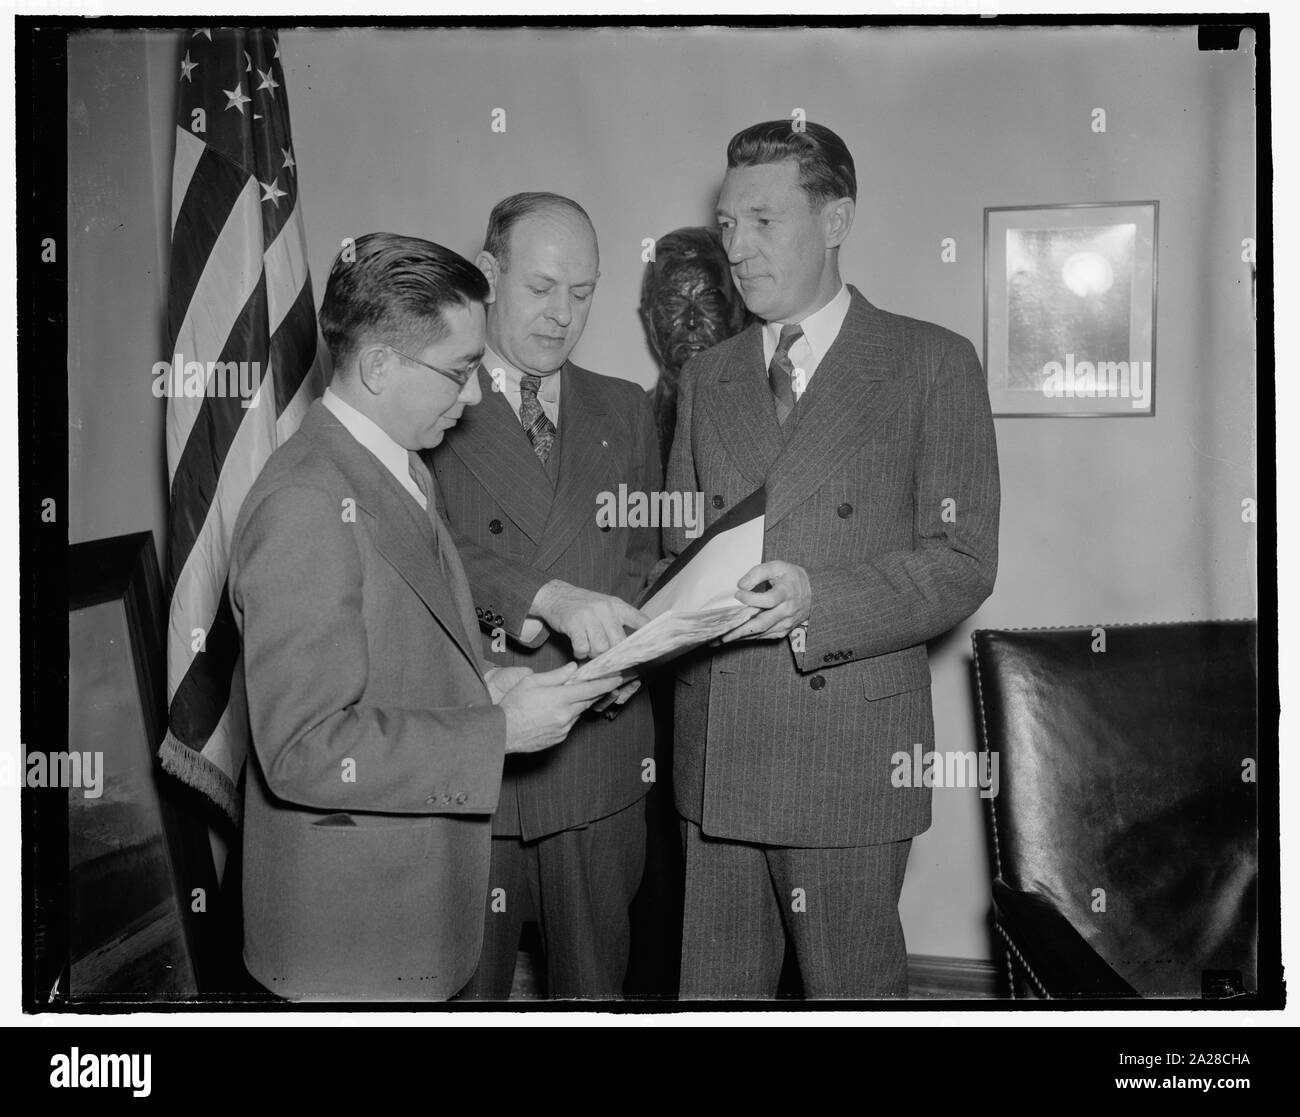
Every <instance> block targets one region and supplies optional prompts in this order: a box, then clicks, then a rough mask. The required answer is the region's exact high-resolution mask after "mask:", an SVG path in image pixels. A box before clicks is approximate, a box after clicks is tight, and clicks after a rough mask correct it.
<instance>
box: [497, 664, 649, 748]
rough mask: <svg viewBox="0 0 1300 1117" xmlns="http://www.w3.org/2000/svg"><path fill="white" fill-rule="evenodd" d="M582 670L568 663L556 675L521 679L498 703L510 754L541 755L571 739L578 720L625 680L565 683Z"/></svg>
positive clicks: (611, 679)
mask: <svg viewBox="0 0 1300 1117" xmlns="http://www.w3.org/2000/svg"><path fill="white" fill-rule="evenodd" d="M577 670H578V665H577V664H576V663H566V664H565V665H564V666H563V667H557V668H556V669H555V670H554V671H545V672H542V673H541V674H530V675H529V676H528V677H527V678H525V679H520V680H519V682H517V683H516V684H515V685H514V686H512V687H511V688H510V689H509V690H508V691H506V692H505V694H503V695H502V696H501V699H500V700H499V701H498V702H497V703H496V705H498V706H500V707H501V708H502V709H503V710H505V712H506V752H507V753H514V752H541V750H542V749H546V748H550V747H551V746H552V745H556V744H559V743H560V742H561V741H563V740H564V738H565V737H567V736H568V735H569V730H570V729H572V728H573V723H574V722H575V721H577V720H578V716H579V715H580V714H581V713H582V711H583V710H585V709H586V708H587V707H588V706H590V705H591V704H592V703H593V702H595V701H596V699H597V698H599V697H600V696H601V695H602V694H608V693H609V692H610V691H612V690H615V689H617V687H618V686H619V685H620V684H621V683H623V682H624V681H625V680H624V679H623V677H622V676H621V675H615V676H613V677H612V678H608V679H595V680H593V681H591V682H585V683H570V684H569V685H568V686H565V683H567V682H568V681H569V679H570V678H572V677H573V674H574V672H575V671H577Z"/></svg>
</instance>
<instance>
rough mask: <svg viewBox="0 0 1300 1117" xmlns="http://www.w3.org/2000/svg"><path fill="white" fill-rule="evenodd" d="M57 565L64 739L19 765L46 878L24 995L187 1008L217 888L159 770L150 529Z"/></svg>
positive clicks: (206, 967) (214, 961) (204, 977)
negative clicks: (64, 567) (62, 568)
mask: <svg viewBox="0 0 1300 1117" xmlns="http://www.w3.org/2000/svg"><path fill="white" fill-rule="evenodd" d="M68 556H69V563H68V741H67V745H66V749H59V747H58V745H47V746H46V747H47V748H49V749H50V750H51V751H49V752H47V753H45V755H44V756H41V751H42V750H40V749H35V748H33V746H32V744H31V743H29V744H28V746H27V749H26V753H25V756H24V761H25V766H26V772H25V785H26V786H25V790H24V794H25V795H26V796H29V797H32V802H33V806H34V811H33V814H34V823H35V824H34V826H33V829H32V840H33V843H34V845H35V846H36V849H35V851H34V853H35V857H36V860H37V862H38V863H43V862H46V861H48V862H53V863H54V864H53V866H52V867H53V868H54V869H55V871H54V872H52V873H51V874H50V875H49V876H48V878H46V877H43V878H42V879H43V880H44V882H45V887H44V890H43V893H41V894H38V895H37V896H36V897H35V899H36V904H35V911H36V919H37V923H38V926H37V928H36V930H37V935H36V938H37V944H38V949H37V954H36V958H35V960H34V961H35V964H34V966H33V969H32V973H33V974H34V975H35V976H36V978H37V980H38V981H39V982H40V984H39V985H38V988H37V990H35V993H36V998H35V999H37V1000H38V1001H40V1002H41V1003H43V1004H45V1005H46V1006H47V1007H52V1008H54V1007H60V1006H63V1007H77V1006H84V1005H87V1004H103V1003H112V1002H128V1003H129V1002H140V1001H184V1000H193V999H195V998H197V997H199V996H200V995H201V994H202V993H203V992H204V991H205V987H206V986H207V985H208V984H209V983H210V981H211V979H212V978H213V976H214V974H215V973H216V972H217V970H218V968H219V967H218V953H217V951H218V946H217V942H218V939H217V927H218V924H217V916H218V914H219V899H218V891H219V888H218V881H217V876H216V870H215V866H214V863H213V858H212V851H211V846H210V842H209V836H208V832H207V827H206V826H205V825H204V824H203V821H202V816H200V815H198V814H196V813H195V810H194V805H193V800H192V793H190V792H189V791H188V789H187V788H184V787H183V786H182V785H180V784H179V783H177V781H175V780H173V779H172V778H171V777H170V776H168V775H166V774H165V773H164V772H163V771H162V769H161V767H160V765H159V764H158V762H157V750H158V745H159V744H160V742H161V741H162V738H163V734H164V732H165V729H166V693H165V674H164V671H163V631H164V625H165V620H166V614H165V611H164V608H163V593H162V584H161V578H160V575H159V570H158V560H157V555H156V552H155V549H154V540H153V534H152V533H151V532H138V533H135V534H131V535H123V536H117V537H114V538H109V539H100V540H95V541H92V542H86V543H78V544H74V545H72V546H70V547H69V548H68ZM56 750H57V751H56ZM59 753H62V754H63V757H64V759H59V756H58V754H59ZM56 775H57V777H58V778H56Z"/></svg>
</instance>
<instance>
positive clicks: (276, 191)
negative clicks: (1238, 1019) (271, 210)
mask: <svg viewBox="0 0 1300 1117" xmlns="http://www.w3.org/2000/svg"><path fill="white" fill-rule="evenodd" d="M257 185H258V186H260V187H261V188H262V201H264V202H270V203H271V204H272V205H273V206H275V208H276V209H279V208H280V199H281V198H283V197H284V196H285V195H286V193H287V191H285V190H281V189H280V180H279V179H278V178H273V179H271V181H270V182H269V183H267V182H260V181H259V182H258V184H257Z"/></svg>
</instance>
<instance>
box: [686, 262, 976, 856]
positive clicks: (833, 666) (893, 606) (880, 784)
mask: <svg viewBox="0 0 1300 1117" xmlns="http://www.w3.org/2000/svg"><path fill="white" fill-rule="evenodd" d="M850 291H851V293H852V302H851V305H850V308H849V312H848V315H847V317H846V318H845V320H844V325H843V328H842V329H841V331H840V334H839V337H838V338H837V339H836V340H835V343H834V344H833V345H832V346H831V348H830V351H829V352H828V353H827V354H826V355H825V357H824V358H823V360H822V362H821V364H820V365H819V366H818V368H817V371H816V374H815V375H814V376H813V378H812V380H811V381H810V382H809V387H808V390H807V392H806V393H805V394H804V396H803V398H802V399H801V400H800V401H799V405H798V407H797V408H796V410H795V412H794V414H793V415H791V417H790V418H789V419H788V420H787V422H786V426H785V427H784V428H783V427H781V426H780V425H779V424H778V423H777V420H776V410H775V402H774V400H773V397H772V393H771V391H770V389H769V387H768V384H767V377H766V370H765V367H764V362H763V347H762V335H761V326H760V325H759V324H754V325H752V326H750V327H749V328H748V329H746V330H744V331H743V332H741V333H740V334H737V335H736V336H735V337H733V338H731V339H729V340H727V341H725V342H723V343H722V344H721V345H718V346H716V347H714V348H713V349H710V350H708V351H706V352H704V353H702V354H700V355H699V356H698V357H696V358H695V359H694V360H692V361H691V362H690V363H689V364H688V365H687V366H686V368H685V369H684V370H683V375H682V379H681V387H680V397H679V404H678V416H677V433H676V438H675V439H674V442H673V450H672V456H671V459H670V462H669V467H668V488H669V489H670V490H674V489H683V490H695V489H698V490H700V491H703V492H704V494H705V502H704V503H705V508H706V511H707V514H708V517H709V521H710V522H712V521H713V520H715V519H717V517H718V516H720V515H722V512H723V511H724V510H725V509H726V508H728V507H730V506H732V505H734V504H735V503H736V502H737V501H739V500H741V499H742V498H744V497H745V496H748V495H749V494H750V493H751V492H753V490H754V489H756V488H757V487H758V486H759V485H763V484H766V486H767V518H766V524H765V531H766V533H765V536H764V542H763V557H764V559H784V560H785V561H787V562H792V563H796V564H798V565H800V566H803V567H804V568H805V569H806V570H807V571H808V575H809V579H810V581H811V584H812V615H811V617H810V619H809V623H808V628H807V636H806V642H805V644H804V646H803V648H802V649H801V650H796V648H795V646H794V644H793V643H792V641H790V640H788V639H787V640H780V641H758V642H746V643H741V644H739V645H734V644H733V645H726V646H724V647H721V648H718V649H714V650H710V651H705V652H703V653H700V654H697V655H695V656H693V657H691V658H689V659H685V660H678V661H677V665H676V671H677V683H678V685H677V688H676V724H675V730H676V732H675V738H674V748H675V753H674V768H675V784H676V788H675V790H676V800H677V806H678V809H679V810H680V811H681V812H682V814H684V815H685V816H686V817H687V818H690V819H692V820H694V821H696V822H698V823H700V825H701V826H702V828H703V830H704V832H705V833H706V834H710V835H715V836H719V837H726V838H733V839H739V840H744V841H753V842H765V843H771V844H774V845H784V846H824V847H829V846H847V845H867V844H874V843H877V842H886V841H894V840H898V839H902V838H905V837H909V836H911V835H914V834H917V833H920V832H921V831H923V830H925V829H926V828H927V827H928V826H929V824H930V791H929V789H927V788H911V787H904V788H900V787H895V786H893V783H892V782H891V774H892V773H893V771H894V768H893V765H892V764H891V760H890V758H891V756H892V755H893V754H894V753H895V752H897V751H900V750H902V751H909V750H910V749H911V748H912V745H913V743H916V742H919V743H921V744H922V745H924V746H925V747H926V748H927V749H928V748H929V747H931V744H932V742H933V737H934V727H933V715H932V711H931V707H930V690H929V686H930V670H929V664H928V662H927V659H926V650H925V642H926V641H927V640H929V639H931V638H933V637H935V636H938V635H939V634H941V633H943V632H945V631H946V630H948V629H949V628H951V627H952V626H953V625H955V624H957V623H958V622H959V621H961V620H962V619H964V618H965V617H967V616H969V615H970V614H971V613H972V612H973V611H974V610H975V609H976V608H977V607H978V606H979V604H980V602H981V601H983V600H984V599H985V598H986V597H987V596H988V594H989V593H990V592H991V591H992V588H993V580H994V576H995V573H996V570H997V535H998V506H999V490H998V467H997V451H996V446H995V443H994V434H993V421H992V417H991V415H990V411H989V401H988V393H987V389H986V386H985V382H984V377H983V373H982V371H981V369H980V363H979V359H978V358H977V357H976V355H975V351H974V349H973V348H972V346H971V344H970V342H968V341H966V340H965V339H964V338H962V337H960V336H958V335H956V334H954V333H951V332H950V331H948V330H945V329H942V328H940V327H939V326H935V325H932V324H930V323H927V322H920V321H917V320H915V319H911V318H903V317H900V316H898V315H894V314H887V313H885V312H884V311H881V310H878V309H876V308H875V307H873V306H872V305H871V304H870V303H868V302H867V300H866V299H864V298H863V297H862V295H861V294H859V293H858V292H857V291H856V290H853V289H852V288H850ZM664 542H665V553H666V554H667V555H669V556H674V555H676V554H678V553H680V552H681V551H682V550H683V549H684V548H685V546H686V544H687V542H688V540H686V539H685V538H684V535H683V534H682V533H681V532H679V531H672V530H670V531H667V532H665V535H664Z"/></svg>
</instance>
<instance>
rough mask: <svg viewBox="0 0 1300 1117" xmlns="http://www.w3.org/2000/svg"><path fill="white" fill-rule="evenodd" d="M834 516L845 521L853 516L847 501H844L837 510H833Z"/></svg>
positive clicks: (851, 508) (851, 507)
mask: <svg viewBox="0 0 1300 1117" xmlns="http://www.w3.org/2000/svg"><path fill="white" fill-rule="evenodd" d="M835 514H836V515H837V516H839V518H840V519H841V520H847V519H848V518H849V517H850V516H852V515H853V505H851V504H849V503H848V501H845V502H844V503H843V504H841V505H840V506H839V507H838V508H837V509H835Z"/></svg>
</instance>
